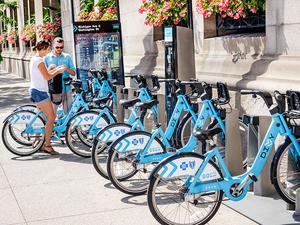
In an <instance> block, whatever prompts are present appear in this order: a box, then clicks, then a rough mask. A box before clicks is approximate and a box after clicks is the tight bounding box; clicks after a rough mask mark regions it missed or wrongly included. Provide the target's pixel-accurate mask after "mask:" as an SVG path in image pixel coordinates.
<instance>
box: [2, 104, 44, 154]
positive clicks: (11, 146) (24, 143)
mask: <svg viewBox="0 0 300 225" xmlns="http://www.w3.org/2000/svg"><path fill="white" fill-rule="evenodd" d="M29 124H30V125H29ZM44 127H45V122H44V121H43V119H42V118H41V117H40V116H38V117H36V114H35V113H33V112H31V111H27V110H20V111H16V112H15V113H13V114H12V115H11V116H9V117H8V118H7V119H6V121H5V122H4V124H3V128H2V141H3V144H4V145H5V147H6V148H7V149H8V150H9V151H10V152H12V153H13V154H15V155H18V156H29V155H32V154H34V153H35V152H37V151H38V150H39V149H40V148H41V147H42V145H43V143H44V140H45V134H44ZM30 130H33V131H30ZM34 130H35V131H34Z"/></svg>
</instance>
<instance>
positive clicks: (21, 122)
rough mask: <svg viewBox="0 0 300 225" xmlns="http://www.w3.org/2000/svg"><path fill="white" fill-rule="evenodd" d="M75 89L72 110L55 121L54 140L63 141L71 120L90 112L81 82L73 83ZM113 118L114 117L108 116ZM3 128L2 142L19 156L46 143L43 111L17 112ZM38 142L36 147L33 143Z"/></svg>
mask: <svg viewBox="0 0 300 225" xmlns="http://www.w3.org/2000/svg"><path fill="white" fill-rule="evenodd" d="M72 85H73V86H74V89H75V93H76V94H75V98H74V101H73V102H72V104H71V107H70V110H69V111H68V113H67V114H66V115H64V116H63V117H62V118H58V119H56V120H55V127H54V129H53V133H54V136H53V137H52V140H61V138H63V137H64V133H65V130H66V126H67V123H68V121H69V120H70V118H72V116H73V115H75V114H76V113H78V112H79V111H80V110H88V109H89V105H88V103H86V102H85V100H84V92H83V90H82V88H81V86H82V84H81V81H72ZM107 116H108V117H109V118H113V115H110V114H109V115H107ZM3 123H4V125H3V128H2V140H3V143H4V145H5V147H6V148H7V149H8V150H9V151H10V152H12V153H14V154H16V155H19V156H28V155H31V154H34V153H36V152H37V151H39V150H40V148H41V147H42V145H43V142H44V133H45V129H44V126H45V116H44V115H43V113H42V112H41V111H38V112H37V113H34V112H32V111H28V110H20V111H16V112H14V113H13V114H11V115H10V116H8V117H7V118H6V119H5V120H4V121H3ZM36 140H38V143H37V144H36V145H35V146H32V144H33V142H34V141H36Z"/></svg>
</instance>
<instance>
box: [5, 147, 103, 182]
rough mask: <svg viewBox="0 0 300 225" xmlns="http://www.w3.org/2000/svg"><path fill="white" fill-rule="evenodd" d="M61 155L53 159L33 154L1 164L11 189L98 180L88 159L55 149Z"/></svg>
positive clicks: (45, 155) (65, 149)
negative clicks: (71, 181) (90, 179)
mask: <svg viewBox="0 0 300 225" xmlns="http://www.w3.org/2000/svg"><path fill="white" fill-rule="evenodd" d="M56 149H57V151H59V152H60V153H61V154H60V155H59V156H56V157H53V156H49V155H47V154H45V153H44V154H43V153H42V154H35V155H33V156H29V157H23V158H22V157H14V156H13V157H12V158H11V159H10V161H6V162H5V163H2V167H3V169H4V170H5V171H6V174H7V176H8V180H9V182H10V184H11V186H12V187H18V186H28V185H37V184H45V183H59V182H63V181H69V180H77V179H79V180H80V179H88V178H95V179H97V178H99V175H98V174H97V173H96V171H95V170H94V168H93V166H92V164H91V160H90V159H83V158H79V157H77V156H75V155H74V154H71V153H70V151H68V149H67V148H66V147H64V149H62V148H56Z"/></svg>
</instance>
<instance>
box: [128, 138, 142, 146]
mask: <svg viewBox="0 0 300 225" xmlns="http://www.w3.org/2000/svg"><path fill="white" fill-rule="evenodd" d="M143 143H144V138H138V139H137V138H135V139H133V140H132V141H131V144H133V145H134V146H136V145H138V144H143Z"/></svg>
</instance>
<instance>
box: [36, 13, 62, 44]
mask: <svg viewBox="0 0 300 225" xmlns="http://www.w3.org/2000/svg"><path fill="white" fill-rule="evenodd" d="M37 31H38V32H37V34H38V37H39V38H40V39H42V40H47V41H53V39H54V38H55V37H58V36H61V34H62V30H61V18H54V20H53V22H47V23H44V24H43V25H39V26H38V27H37Z"/></svg>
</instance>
